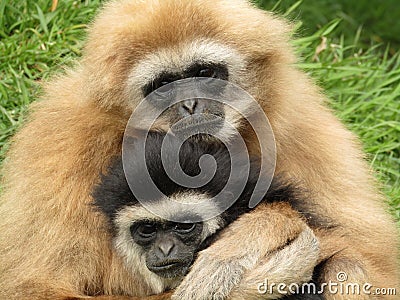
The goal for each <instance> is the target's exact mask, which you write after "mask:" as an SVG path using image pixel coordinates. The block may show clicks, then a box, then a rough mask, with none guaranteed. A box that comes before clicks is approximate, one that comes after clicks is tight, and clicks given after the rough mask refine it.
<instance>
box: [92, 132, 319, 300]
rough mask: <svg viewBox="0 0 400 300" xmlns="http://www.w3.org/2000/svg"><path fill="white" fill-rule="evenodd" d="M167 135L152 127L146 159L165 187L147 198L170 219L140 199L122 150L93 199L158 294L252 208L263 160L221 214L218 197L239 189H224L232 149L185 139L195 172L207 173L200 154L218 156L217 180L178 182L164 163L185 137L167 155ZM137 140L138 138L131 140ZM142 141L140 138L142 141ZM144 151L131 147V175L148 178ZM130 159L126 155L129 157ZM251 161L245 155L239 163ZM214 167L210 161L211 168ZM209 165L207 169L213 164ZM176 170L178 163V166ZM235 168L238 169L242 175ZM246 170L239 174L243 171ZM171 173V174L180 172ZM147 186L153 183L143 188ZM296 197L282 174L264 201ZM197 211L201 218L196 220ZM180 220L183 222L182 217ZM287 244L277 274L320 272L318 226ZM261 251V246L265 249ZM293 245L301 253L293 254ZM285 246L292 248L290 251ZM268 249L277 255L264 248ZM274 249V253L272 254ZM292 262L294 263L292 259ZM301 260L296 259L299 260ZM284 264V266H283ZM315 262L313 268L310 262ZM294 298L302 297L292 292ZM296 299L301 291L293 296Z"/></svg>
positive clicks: (183, 157)
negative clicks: (142, 161)
mask: <svg viewBox="0 0 400 300" xmlns="http://www.w3.org/2000/svg"><path fill="white" fill-rule="evenodd" d="M164 137H165V134H164V133H159V132H149V135H148V137H147V140H146V161H147V164H146V165H147V166H146V169H147V170H148V172H149V174H150V176H151V178H152V179H153V180H154V183H155V184H156V186H157V187H158V188H159V189H160V190H161V191H162V197H161V198H158V199H157V198H154V197H149V198H148V199H141V201H146V202H147V203H148V205H150V206H151V207H152V208H153V209H152V211H154V210H155V209H157V208H159V209H160V210H161V211H163V212H164V213H165V214H166V215H167V216H168V217H169V218H172V219H173V220H176V221H171V220H166V219H163V218H161V217H160V216H159V215H157V214H154V213H153V212H150V211H149V210H147V209H146V208H145V207H143V206H142V205H141V203H143V202H140V203H139V201H138V199H137V198H136V197H135V195H134V194H133V193H132V191H131V188H130V187H129V184H128V182H127V180H126V178H125V176H126V175H125V172H124V169H123V163H122V159H121V157H119V158H116V159H115V160H113V163H112V164H111V166H110V168H109V169H108V170H107V173H106V174H105V175H102V177H101V181H100V183H99V184H98V185H97V186H96V187H95V190H94V193H93V198H94V204H95V206H96V207H97V208H98V209H99V210H100V211H101V212H102V213H103V214H105V215H106V216H107V220H108V221H109V225H110V228H109V229H107V230H108V231H110V232H112V236H113V244H114V247H115V249H116V251H117V252H118V253H119V254H120V256H121V257H122V258H123V259H124V261H125V266H126V267H127V268H128V270H129V272H130V273H131V274H133V275H134V276H135V277H136V278H142V279H141V281H142V284H143V285H148V287H149V289H151V290H152V293H161V292H163V291H165V290H168V289H171V288H176V287H177V286H178V285H179V283H180V282H181V281H182V279H183V277H184V275H185V274H186V273H187V271H188V270H189V268H190V266H191V264H192V262H193V260H194V258H195V256H196V254H197V253H198V252H199V251H200V250H202V249H204V248H206V247H207V246H209V245H210V244H211V243H212V241H213V240H215V239H217V238H218V232H219V231H221V230H222V229H223V228H224V227H226V226H228V225H229V224H231V223H232V222H234V221H235V220H236V219H237V218H238V217H240V216H241V215H243V214H245V213H248V212H250V208H249V205H248V203H249V201H250V198H251V195H252V194H253V192H254V188H255V186H256V183H257V181H258V176H259V169H260V168H259V159H258V158H253V159H252V160H251V165H250V170H249V176H248V179H247V181H246V185H245V186H244V189H243V190H242V191H241V194H240V197H239V198H238V199H237V200H236V201H235V202H234V203H233V205H232V206H230V207H229V208H228V209H227V210H226V211H224V212H223V213H222V214H217V213H218V207H219V206H220V205H221V201H219V199H227V198H230V197H231V195H232V190H231V189H230V190H223V189H224V187H225V186H226V183H227V181H228V178H229V177H230V174H231V159H232V158H231V155H230V153H229V151H228V149H227V148H226V147H225V146H224V145H223V144H222V143H204V142H197V141H195V142H191V141H186V142H185V143H183V144H182V147H180V150H179V161H180V162H181V168H182V170H183V171H184V172H185V174H188V175H190V176H197V175H198V174H199V173H200V171H201V170H200V167H199V160H200V158H201V157H202V156H203V155H205V154H208V155H212V157H213V158H214V159H215V161H216V164H217V168H216V170H215V173H213V174H208V175H212V176H210V177H209V178H210V181H209V182H208V183H207V184H205V185H203V186H200V187H197V188H188V187H184V186H182V185H180V184H177V183H176V182H174V181H173V180H171V178H170V177H169V176H168V175H169V174H168V175H167V173H166V171H165V169H164V167H163V164H167V165H175V161H174V159H173V157H174V155H173V154H174V151H176V150H175V149H177V145H178V144H179V140H178V138H174V137H172V136H171V139H172V140H170V141H168V142H165V144H164V146H163V147H164V148H163V149H164V151H165V152H164V155H165V160H164V161H162V160H161V147H162V143H163V141H164ZM131 140H132V143H135V140H134V139H131ZM136 143H137V142H136ZM140 155H141V154H140V153H137V152H135V153H132V154H131V157H129V160H130V161H131V162H132V164H133V166H131V167H132V172H131V173H130V176H131V180H136V181H139V182H140V181H141V178H142V177H143V174H144V173H145V170H144V169H143V166H140V165H139V164H138V163H136V162H137V161H139V160H140V157H139V156H140ZM125 159H126V158H125ZM237 163H239V164H240V165H242V166H244V165H245V164H246V160H245V159H243V160H242V161H239V162H237ZM209 169H210V168H209ZM209 169H208V170H206V172H208V171H209ZM174 171H175V173H176V169H175V170H174ZM235 175H236V176H235ZM238 175H239V176H238ZM242 175H243V174H242V173H240V174H233V176H234V178H232V179H231V180H233V183H232V184H233V185H234V186H240V181H241V180H242V178H241V177H242ZM177 177H178V176H177V174H172V178H177ZM143 188H144V189H146V188H147V187H143ZM167 197H169V198H171V199H173V200H174V201H177V202H179V203H193V204H198V203H200V202H202V201H204V202H203V203H202V204H201V205H199V206H193V207H191V208H190V209H185V208H182V207H177V206H176V205H174V202H171V203H166V201H165V200H166V198H167ZM296 198H297V194H296V188H295V187H293V186H290V185H287V184H284V183H282V182H279V179H278V178H275V179H274V181H273V182H272V184H271V187H270V188H269V190H268V192H267V194H266V195H265V196H264V197H263V200H262V203H270V204H271V205H272V203H274V202H276V203H279V202H281V201H286V200H287V199H292V201H294V199H296ZM215 210H217V213H216V215H217V216H216V217H213V218H211V219H207V218H206V214H205V212H206V211H208V212H209V211H215ZM194 217H200V219H201V220H200V221H196V220H195V218H194ZM179 220H180V221H181V222H178V221H179ZM287 244H288V246H287V247H286V248H285V251H281V252H278V253H279V255H277V256H276V257H274V259H273V260H274V261H275V262H276V264H274V266H273V267H274V268H276V269H277V270H282V271H283V270H284V273H283V274H273V276H274V277H275V278H276V279H277V280H280V279H281V278H282V277H284V276H286V274H285V273H286V272H288V270H290V271H291V272H292V274H293V276H297V277H296V279H295V280H296V282H308V280H309V279H310V278H311V275H312V273H313V269H314V268H313V267H312V266H313V264H315V263H316V262H317V260H318V254H319V248H318V242H317V240H316V238H315V236H314V235H313V233H312V231H311V230H310V229H309V228H308V227H307V226H304V232H302V233H301V234H300V235H299V236H298V237H297V238H296V239H295V240H292V241H287ZM261 250H262V249H261ZM293 252H296V258H295V259H293V258H292V257H293ZM284 253H285V255H283V254H284ZM265 255H266V256H267V255H271V254H269V253H265ZM273 256H274V255H271V258H272V257H273ZM291 263H292V264H291ZM293 264H294V265H293ZM279 265H280V266H279ZM310 266H311V267H310ZM225 267H226V271H227V272H230V273H235V274H236V272H237V274H236V275H235V276H240V275H241V269H240V268H238V267H237V265H236V264H230V263H229V262H227V263H226V266H225ZM293 297H295V296H293ZM293 299H295V298H293Z"/></svg>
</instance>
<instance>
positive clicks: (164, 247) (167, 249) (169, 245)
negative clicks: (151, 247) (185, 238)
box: [158, 240, 175, 257]
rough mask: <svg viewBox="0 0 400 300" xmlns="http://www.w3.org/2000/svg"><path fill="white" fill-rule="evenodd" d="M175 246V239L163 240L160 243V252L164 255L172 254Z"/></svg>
mask: <svg viewBox="0 0 400 300" xmlns="http://www.w3.org/2000/svg"><path fill="white" fill-rule="evenodd" d="M174 246H175V244H174V242H173V241H170V240H165V241H162V242H161V243H159V244H158V250H159V251H158V252H161V253H159V254H161V255H162V256H164V257H168V256H169V255H170V254H171V252H172V250H173V249H174Z"/></svg>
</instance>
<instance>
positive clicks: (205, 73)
mask: <svg viewBox="0 0 400 300" xmlns="http://www.w3.org/2000/svg"><path fill="white" fill-rule="evenodd" d="M216 75H217V73H216V72H215V70H214V69H211V68H204V69H201V70H199V71H198V72H197V77H213V78H215V77H216Z"/></svg>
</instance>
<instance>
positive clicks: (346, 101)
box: [0, 0, 400, 220]
mask: <svg viewBox="0 0 400 300" xmlns="http://www.w3.org/2000/svg"><path fill="white" fill-rule="evenodd" d="M255 1H256V2H258V4H259V5H260V6H263V7H266V8H272V7H273V6H274V4H276V3H277V1H272V0H258V1H257V0H255ZM374 1H375V2H376V1H378V0H368V1H364V0H363V1H347V0H345V1H344V0H342V1H336V0H335V1H333V0H327V1H319V0H307V1H304V3H297V2H296V1H295V0H290V1H289V0H287V1H281V3H280V4H279V5H278V6H277V8H276V10H278V11H282V12H288V15H289V16H290V17H291V18H292V19H293V20H294V22H295V23H296V24H297V27H298V32H299V33H298V34H297V38H296V40H295V41H294V44H295V45H296V46H297V47H298V49H299V50H298V51H299V53H300V54H301V56H302V57H303V59H302V61H301V63H300V64H299V66H300V67H301V68H302V69H304V70H305V71H306V72H308V73H310V74H311V76H313V77H314V78H315V80H316V81H317V82H318V84H319V85H320V86H322V87H323V88H324V89H325V90H326V93H327V95H328V96H329V98H330V99H331V101H330V105H331V106H332V107H333V108H334V109H335V111H336V112H337V115H338V117H339V118H340V119H342V120H343V121H344V122H345V124H347V126H348V128H349V129H351V130H352V131H353V132H355V133H356V134H357V135H358V136H359V137H360V138H361V140H362V141H363V144H364V149H365V151H366V153H367V154H368V158H369V161H370V165H371V168H373V169H374V170H375V171H376V172H377V176H378V178H379V179H380V180H381V182H382V183H383V186H384V188H383V190H384V192H385V193H386V195H387V196H388V199H389V203H390V205H391V208H392V211H393V213H394V214H395V215H396V217H397V219H398V220H400V150H399V149H400V54H399V53H398V52H397V50H396V49H397V48H396V47H397V46H396V45H399V44H400V43H399V36H400V34H399V32H400V30H398V28H399V27H398V24H400V22H398V20H399V19H400V16H396V14H397V12H400V10H396V9H390V5H389V4H392V5H393V7H394V8H395V7H396V3H397V0H386V1H379V5H378V4H377V6H373V4H372V5H371V3H375V2H374ZM100 2H101V1H99V0H92V1H88V0H86V1H66V0H65V1H60V3H59V6H58V7H57V9H56V10H55V11H54V12H50V7H51V1H50V0H38V1H30V0H19V1H13V2H11V1H7V0H0V147H1V150H0V159H2V158H3V157H4V153H5V150H6V148H7V141H8V140H9V138H10V136H12V134H13V133H14V132H15V130H16V129H17V128H18V126H19V125H20V124H21V121H22V119H23V116H24V115H25V113H26V109H27V105H28V104H29V103H30V102H32V101H34V100H35V99H36V98H37V97H38V95H39V93H40V82H41V81H42V80H46V79H47V78H48V77H49V76H50V75H51V74H52V73H54V72H57V71H58V70H60V68H61V66H62V65H65V64H67V65H68V64H70V63H71V61H72V59H74V58H75V57H77V56H79V55H80V54H81V48H82V41H83V38H84V36H85V28H86V24H87V23H88V22H90V20H91V19H92V17H93V15H94V13H95V11H96V9H97V8H98V7H99V5H100ZM296 3H297V4H296ZM382 3H384V4H382ZM293 4H295V5H294V6H293ZM366 5H369V7H368V9H367V7H366ZM385 5H386V6H387V7H388V8H389V10H387V11H386V12H385V13H387V12H389V13H392V14H393V15H390V16H386V17H382V16H383V15H382V14H383V11H384V10H383V8H382V7H384V6H385ZM370 7H373V9H371V8H370ZM336 17H340V18H342V19H343V20H342V21H341V22H338V21H337V20H336V19H335V18H336ZM371 20H372V21H371ZM377 21H379V22H378V23H376V24H374V23H373V22H377ZM301 23H302V26H300V24H301ZM361 25H364V29H363V30H362V31H360V30H359V28H361ZM377 41H382V42H383V44H381V45H377V44H376V42H377ZM321 45H322V46H324V47H322V48H323V49H324V50H322V51H317V49H318V48H321V47H318V46H321ZM317 52H318V53H317ZM344 155H345V153H344Z"/></svg>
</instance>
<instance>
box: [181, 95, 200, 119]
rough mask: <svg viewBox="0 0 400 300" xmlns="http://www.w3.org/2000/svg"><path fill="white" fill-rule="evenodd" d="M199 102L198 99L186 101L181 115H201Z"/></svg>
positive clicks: (182, 105) (182, 106) (183, 103)
mask: <svg viewBox="0 0 400 300" xmlns="http://www.w3.org/2000/svg"><path fill="white" fill-rule="evenodd" d="M199 108H200V107H199V102H198V101H197V99H189V100H185V101H183V102H182V104H181V113H182V114H183V115H184V116H187V115H193V114H195V113H199V112H200V111H199Z"/></svg>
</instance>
